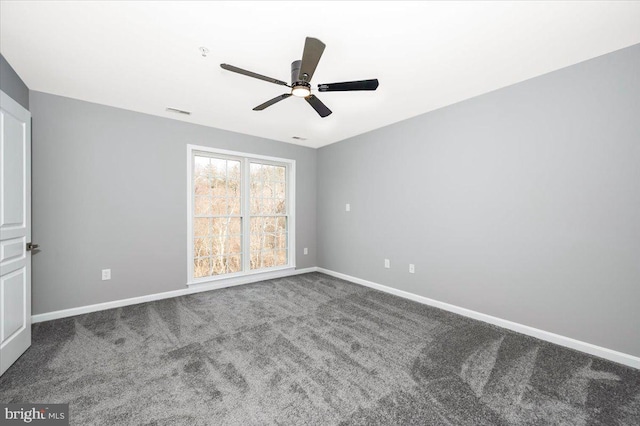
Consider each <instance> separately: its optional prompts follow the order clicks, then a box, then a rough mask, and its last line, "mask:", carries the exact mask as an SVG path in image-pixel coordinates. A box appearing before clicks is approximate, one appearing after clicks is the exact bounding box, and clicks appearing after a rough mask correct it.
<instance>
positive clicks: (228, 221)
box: [192, 154, 289, 278]
mask: <svg viewBox="0 0 640 426" xmlns="http://www.w3.org/2000/svg"><path fill="white" fill-rule="evenodd" d="M244 167H248V173H247V171H246V169H244ZM243 170H244V172H243ZM243 175H244V177H243ZM247 176H248V179H247ZM192 179H193V193H192V197H193V198H192V200H193V203H192V205H193V235H192V237H193V278H206V277H210V276H219V275H223V274H232V273H239V272H246V271H245V270H244V269H245V267H248V269H249V270H259V269H267V268H273V267H277V266H285V265H288V263H289V253H288V247H289V241H288V219H289V218H288V207H289V206H288V205H287V199H288V198H287V191H288V188H287V167H286V166H284V165H278V164H269V163H267V162H264V163H263V162H260V161H259V160H253V159H251V160H247V159H242V158H237V159H234V158H221V157H216V156H209V155H206V154H202V155H199V154H194V157H193V176H192ZM245 179H246V180H247V182H244V180H245ZM247 193H248V194H247ZM243 203H247V205H246V206H245V207H244V208H243ZM244 221H247V222H248V225H245V224H244ZM243 229H245V230H246V231H247V232H248V234H249V236H248V239H245V238H243ZM243 242H248V247H243V244H244V243H243ZM243 254H244V255H245V256H248V258H249V260H248V264H247V265H246V266H245V263H244V259H243Z"/></svg>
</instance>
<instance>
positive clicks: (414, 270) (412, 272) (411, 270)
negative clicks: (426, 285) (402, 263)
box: [409, 263, 416, 274]
mask: <svg viewBox="0 0 640 426" xmlns="http://www.w3.org/2000/svg"><path fill="white" fill-rule="evenodd" d="M409 273H410V274H415V273H416V265H414V264H413V263H410V264H409Z"/></svg>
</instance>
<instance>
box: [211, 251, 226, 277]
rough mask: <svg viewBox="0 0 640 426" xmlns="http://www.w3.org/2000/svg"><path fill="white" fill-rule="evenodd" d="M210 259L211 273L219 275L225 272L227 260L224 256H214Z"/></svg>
mask: <svg viewBox="0 0 640 426" xmlns="http://www.w3.org/2000/svg"><path fill="white" fill-rule="evenodd" d="M211 261H212V263H211V272H212V275H221V274H226V273H227V261H226V257H225V256H214V257H213V258H212V259H211Z"/></svg>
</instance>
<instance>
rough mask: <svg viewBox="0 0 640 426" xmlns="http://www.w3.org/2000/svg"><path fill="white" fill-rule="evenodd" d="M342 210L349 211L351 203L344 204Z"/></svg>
mask: <svg viewBox="0 0 640 426" xmlns="http://www.w3.org/2000/svg"><path fill="white" fill-rule="evenodd" d="M344 210H345V211H348V212H350V211H351V204H347V205H346V206H344Z"/></svg>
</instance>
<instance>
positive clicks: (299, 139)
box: [291, 136, 307, 141]
mask: <svg viewBox="0 0 640 426" xmlns="http://www.w3.org/2000/svg"><path fill="white" fill-rule="evenodd" d="M291 138H292V139H295V140H297V141H306V140H307V138H303V137H302V136H291Z"/></svg>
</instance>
